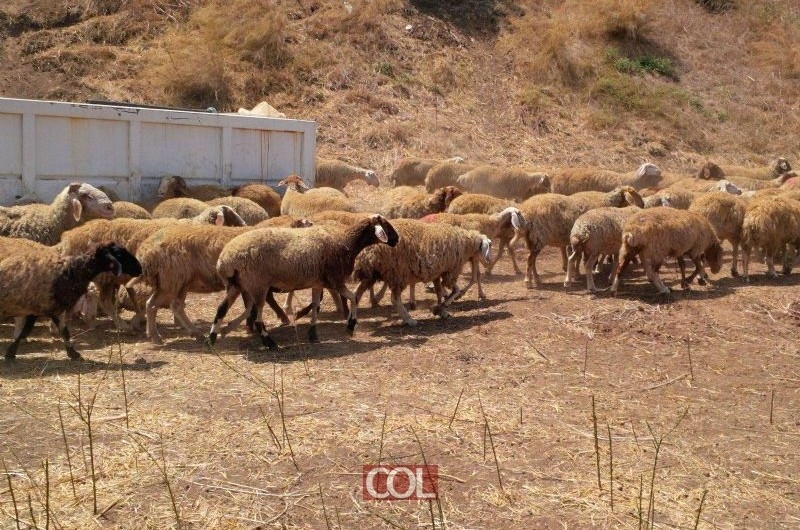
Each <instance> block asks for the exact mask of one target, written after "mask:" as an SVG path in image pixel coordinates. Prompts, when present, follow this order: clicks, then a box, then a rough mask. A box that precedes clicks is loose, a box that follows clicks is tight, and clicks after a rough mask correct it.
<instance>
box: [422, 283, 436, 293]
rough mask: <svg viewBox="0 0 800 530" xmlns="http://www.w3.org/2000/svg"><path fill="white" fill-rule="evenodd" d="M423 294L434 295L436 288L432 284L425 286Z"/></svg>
mask: <svg viewBox="0 0 800 530" xmlns="http://www.w3.org/2000/svg"><path fill="white" fill-rule="evenodd" d="M425 292H427V293H434V292H436V288H435V287H434V286H433V284H432V283H429V284H426V285H425Z"/></svg>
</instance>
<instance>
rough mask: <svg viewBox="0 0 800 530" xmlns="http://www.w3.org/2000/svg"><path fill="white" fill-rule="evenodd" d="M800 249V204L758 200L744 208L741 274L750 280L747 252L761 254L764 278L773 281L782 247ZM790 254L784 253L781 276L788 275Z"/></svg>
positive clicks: (768, 198) (770, 198)
mask: <svg viewBox="0 0 800 530" xmlns="http://www.w3.org/2000/svg"><path fill="white" fill-rule="evenodd" d="M787 246H791V247H794V249H793V250H794V252H795V253H796V252H797V249H798V248H800V202H798V201H796V200H794V199H788V198H784V197H781V196H774V197H769V196H768V197H758V198H755V199H753V200H752V201H750V202H749V203H748V204H747V209H746V211H745V214H744V221H743V222H742V272H743V274H744V280H745V281H749V280H750V276H749V273H750V269H749V266H750V251H751V250H752V249H759V250H761V252H762V254H763V255H764V256H765V257H766V261H767V277H768V278H775V277H777V273H776V272H775V263H774V261H775V257H777V256H779V255H780V254H781V253H782V252H786V247H787ZM791 257H792V256H791V253H789V252H786V254H785V260H784V269H783V272H784V273H785V274H788V273H789V272H791Z"/></svg>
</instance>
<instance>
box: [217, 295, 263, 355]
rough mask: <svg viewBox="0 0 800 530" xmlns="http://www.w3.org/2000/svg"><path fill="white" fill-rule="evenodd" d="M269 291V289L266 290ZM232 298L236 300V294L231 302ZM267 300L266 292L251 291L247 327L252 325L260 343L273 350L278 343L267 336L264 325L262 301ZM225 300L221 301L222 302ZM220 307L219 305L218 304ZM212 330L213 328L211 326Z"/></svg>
mask: <svg viewBox="0 0 800 530" xmlns="http://www.w3.org/2000/svg"><path fill="white" fill-rule="evenodd" d="M267 291H269V289H268V290H267ZM233 300H236V296H234V297H233V298H232V299H231V303H233ZM266 300H267V293H266V292H257V293H253V303H252V305H251V306H250V314H249V315H248V317H247V322H248V324H250V326H248V327H252V328H253V331H254V332H255V333H257V334H258V336H259V338H260V339H261V344H263V345H264V346H266V348H267V349H268V350H273V349H275V348H277V347H278V344H277V343H276V342H275V341H274V340H272V337H270V336H269V332H268V331H267V328H266V327H265V326H264V312H263V310H264V302H266ZM226 301H227V299H226V300H225V301H223V304H224V303H225V302H226ZM220 307H221V306H220ZM211 329H212V330H213V329H214V328H211Z"/></svg>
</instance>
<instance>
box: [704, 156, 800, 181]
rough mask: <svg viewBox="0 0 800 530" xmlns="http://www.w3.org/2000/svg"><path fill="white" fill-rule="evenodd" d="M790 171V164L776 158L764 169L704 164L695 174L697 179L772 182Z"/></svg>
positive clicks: (711, 163)
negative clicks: (735, 179)
mask: <svg viewBox="0 0 800 530" xmlns="http://www.w3.org/2000/svg"><path fill="white" fill-rule="evenodd" d="M791 170H792V166H791V164H789V161H788V160H786V159H785V158H782V157H781V158H778V159H777V160H775V161H774V162H772V163H771V164H770V165H768V166H766V167H744V166H734V165H724V164H723V165H720V164H715V163H714V162H710V161H709V162H706V163H705V164H703V166H702V167H701V168H700V170H699V171H698V172H697V178H700V179H708V180H719V179H721V178H724V177H731V176H734V177H746V178H748V179H753V180H773V179H775V178H777V177H780V176H781V175H783V174H784V173H788V172H789V171H791Z"/></svg>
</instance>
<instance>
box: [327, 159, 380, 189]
mask: <svg viewBox="0 0 800 530" xmlns="http://www.w3.org/2000/svg"><path fill="white" fill-rule="evenodd" d="M353 180H363V181H364V182H366V183H367V184H369V185H370V186H376V187H377V186H379V185H380V181H379V180H378V174H377V173H375V172H374V171H372V170H371V169H364V168H361V167H357V166H353V165H350V164H348V163H346V162H342V161H341V160H328V159H325V158H317V173H316V178H315V179H314V185H315V186H317V187H320V186H327V187H329V188H335V189H337V190H343V189H344V188H345V186H347V183H348V182H351V181H353Z"/></svg>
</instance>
